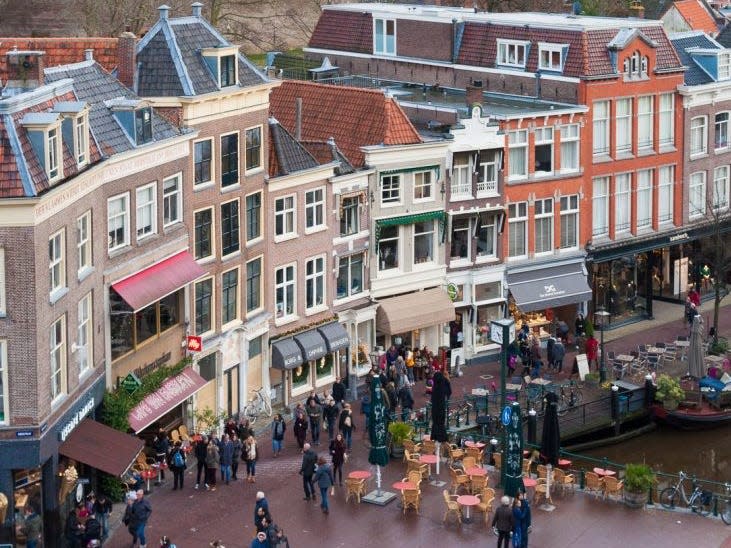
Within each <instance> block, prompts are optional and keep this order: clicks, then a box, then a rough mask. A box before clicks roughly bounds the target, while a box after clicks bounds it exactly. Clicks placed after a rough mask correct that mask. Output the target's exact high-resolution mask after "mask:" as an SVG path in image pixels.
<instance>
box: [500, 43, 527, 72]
mask: <svg viewBox="0 0 731 548" xmlns="http://www.w3.org/2000/svg"><path fill="white" fill-rule="evenodd" d="M529 44H530V42H523V41H517V40H498V41H497V64H498V65H503V66H506V67H517V68H525V61H526V59H527V57H528V45H529Z"/></svg>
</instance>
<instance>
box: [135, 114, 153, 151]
mask: <svg viewBox="0 0 731 548" xmlns="http://www.w3.org/2000/svg"><path fill="white" fill-rule="evenodd" d="M135 140H136V141H137V144H138V145H141V144H143V143H149V142H150V141H152V108H150V107H144V108H138V109H137V110H135Z"/></svg>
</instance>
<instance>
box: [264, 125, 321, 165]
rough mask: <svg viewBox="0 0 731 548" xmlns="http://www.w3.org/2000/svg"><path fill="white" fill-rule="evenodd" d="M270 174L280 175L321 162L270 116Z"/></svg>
mask: <svg viewBox="0 0 731 548" xmlns="http://www.w3.org/2000/svg"><path fill="white" fill-rule="evenodd" d="M269 149H270V150H269V176H270V177H280V176H283V175H289V174H291V173H295V172H297V171H303V170H305V169H313V168H316V167H317V166H319V165H320V163H319V162H318V161H317V160H316V159H315V158H314V157H313V156H312V154H310V153H309V152H308V151H307V149H306V148H305V147H304V146H302V145H301V144H300V143H298V142H297V140H296V139H295V138H294V137H293V136H292V135H291V134H290V133H289V132H288V131H287V130H286V129H285V128H283V127H282V125H281V124H280V123H279V122H278V121H277V119H276V118H273V117H270V118H269Z"/></svg>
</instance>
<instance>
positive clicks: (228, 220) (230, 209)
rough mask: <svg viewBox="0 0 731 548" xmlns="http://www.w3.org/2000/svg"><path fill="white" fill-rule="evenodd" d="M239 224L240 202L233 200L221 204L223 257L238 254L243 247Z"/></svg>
mask: <svg viewBox="0 0 731 548" xmlns="http://www.w3.org/2000/svg"><path fill="white" fill-rule="evenodd" d="M240 234H241V229H240V223H239V201H238V200H231V201H230V202H226V203H223V204H221V255H222V256H224V257H225V256H226V255H230V254H231V253H236V252H237V251H238V250H239V249H240V246H241V243H240Z"/></svg>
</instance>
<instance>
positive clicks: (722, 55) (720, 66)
mask: <svg viewBox="0 0 731 548" xmlns="http://www.w3.org/2000/svg"><path fill="white" fill-rule="evenodd" d="M716 63H717V70H716V77H717V79H718V81H719V82H721V81H724V80H728V79H730V78H731V53H729V52H728V51H719V52H718V58H717V59H716Z"/></svg>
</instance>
